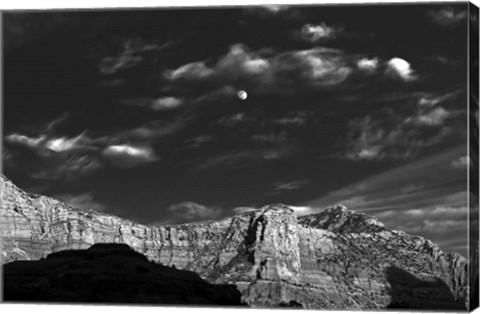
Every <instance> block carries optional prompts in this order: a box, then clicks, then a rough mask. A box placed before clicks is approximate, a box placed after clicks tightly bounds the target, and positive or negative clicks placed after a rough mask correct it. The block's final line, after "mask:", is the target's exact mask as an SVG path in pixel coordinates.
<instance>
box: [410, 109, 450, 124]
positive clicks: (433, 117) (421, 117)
mask: <svg viewBox="0 0 480 314" xmlns="http://www.w3.org/2000/svg"><path fill="white" fill-rule="evenodd" d="M450 115H451V114H450V113H449V112H448V111H447V110H446V109H444V108H443V107H437V108H434V109H432V110H430V111H426V112H419V114H418V115H416V116H414V117H410V118H408V119H407V120H406V122H407V123H408V122H412V123H415V124H417V125H422V126H437V125H443V124H444V122H445V120H446V119H448V118H449V117H450Z"/></svg>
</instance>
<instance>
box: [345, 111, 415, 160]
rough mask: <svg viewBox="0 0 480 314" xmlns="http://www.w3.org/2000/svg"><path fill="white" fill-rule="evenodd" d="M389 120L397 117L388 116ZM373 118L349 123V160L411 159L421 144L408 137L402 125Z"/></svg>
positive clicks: (368, 117) (359, 119) (367, 117)
mask: <svg viewBox="0 0 480 314" xmlns="http://www.w3.org/2000/svg"><path fill="white" fill-rule="evenodd" d="M385 118H386V119H388V120H394V119H395V117H390V116H387V117H385ZM384 122H386V120H376V119H374V118H373V117H371V116H366V117H363V118H356V119H353V120H351V121H350V122H349V135H348V140H347V156H346V157H347V158H348V159H351V160H380V159H385V158H392V159H404V158H409V157H411V156H412V155H413V154H414V153H415V151H416V150H417V149H418V148H419V146H420V144H421V143H420V142H419V141H418V140H415V138H413V137H412V138H410V137H409V136H408V132H409V131H408V130H405V129H404V127H403V126H402V125H401V124H397V123H395V122H394V124H390V123H389V126H387V125H384V124H383V123H384ZM392 122H393V121H392Z"/></svg>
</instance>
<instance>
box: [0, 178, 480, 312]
mask: <svg viewBox="0 0 480 314" xmlns="http://www.w3.org/2000/svg"><path fill="white" fill-rule="evenodd" d="M0 187H1V190H0V191H1V202H2V203H1V216H0V218H1V220H0V222H1V224H0V232H1V241H2V243H3V248H2V255H1V258H2V260H1V262H2V263H8V262H11V261H14V260H39V259H42V258H45V257H46V256H47V255H48V254H50V253H53V252H58V251H62V250H72V249H87V248H89V247H90V246H92V245H93V244H95V243H123V244H127V245H129V246H130V247H132V248H133V249H134V250H135V251H137V252H139V253H141V254H143V255H144V256H145V257H146V258H147V259H148V260H150V261H153V262H156V263H161V264H163V265H168V266H173V265H174V266H175V267H176V268H179V269H185V270H189V271H194V272H196V273H197V274H199V275H200V276H201V278H203V279H204V280H206V281H207V282H209V283H212V284H234V285H236V286H237V289H238V290H239V291H240V293H241V295H242V302H245V303H246V304H248V305H250V306H253V307H277V306H282V305H287V306H288V305H291V306H300V305H301V306H302V307H303V308H309V309H350V310H352V309H353V310H355V309H357V310H360V309H362V310H372V309H385V308H416V309H461V310H466V308H468V286H469V276H468V262H467V260H466V258H464V257H463V256H461V255H459V254H456V253H445V252H443V251H441V250H440V249H439V247H437V246H436V245H435V244H433V243H432V242H431V241H429V240H426V239H424V238H422V237H420V236H415V235H409V234H406V233H404V232H402V231H396V230H389V229H387V228H386V227H385V226H384V225H383V224H382V223H381V222H379V221H378V220H377V219H376V218H375V217H372V216H368V215H366V214H363V213H359V212H355V211H351V210H347V209H346V208H345V207H343V206H340V205H336V206H332V207H330V208H327V209H325V210H324V211H323V212H320V213H316V214H311V215H308V216H302V217H297V215H296V213H295V212H294V211H293V210H292V209H291V208H289V207H287V206H285V205H282V204H273V205H267V206H264V207H262V208H260V209H256V210H251V211H246V212H243V213H240V214H237V215H235V216H233V217H229V218H224V219H221V220H218V221H206V222H198V223H186V224H180V225H165V226H146V225H141V224H137V223H134V222H131V221H129V220H126V219H122V218H119V217H115V216H112V215H107V214H103V213H97V212H93V211H91V212H86V211H82V210H79V209H76V208H73V207H72V206H70V205H68V204H66V203H64V202H61V201H58V200H56V199H53V198H50V197H46V196H41V195H36V194H29V193H26V192H25V191H23V190H21V189H20V188H18V187H17V186H15V185H14V184H13V183H12V182H11V181H10V180H8V179H7V178H5V177H4V176H3V175H2V177H1V182H0ZM477 276H478V275H477Z"/></svg>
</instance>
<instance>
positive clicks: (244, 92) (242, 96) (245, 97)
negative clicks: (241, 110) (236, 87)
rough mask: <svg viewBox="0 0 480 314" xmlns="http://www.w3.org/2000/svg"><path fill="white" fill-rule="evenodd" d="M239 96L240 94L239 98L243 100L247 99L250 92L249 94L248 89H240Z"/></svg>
mask: <svg viewBox="0 0 480 314" xmlns="http://www.w3.org/2000/svg"><path fill="white" fill-rule="evenodd" d="M237 96H238V98H240V99H241V100H245V99H247V97H248V94H247V92H246V91H244V90H241V91H239V92H238V93H237Z"/></svg>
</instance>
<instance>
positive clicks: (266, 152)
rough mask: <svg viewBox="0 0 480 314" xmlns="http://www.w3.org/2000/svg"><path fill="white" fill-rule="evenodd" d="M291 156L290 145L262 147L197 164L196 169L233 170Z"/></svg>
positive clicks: (212, 158) (203, 160)
mask: <svg viewBox="0 0 480 314" xmlns="http://www.w3.org/2000/svg"><path fill="white" fill-rule="evenodd" d="M291 154H292V151H291V147H289V146H288V145H286V146H282V147H261V148H256V149H250V150H245V151H236V152H226V153H223V154H218V155H216V156H211V157H207V158H204V159H202V160H200V161H198V162H196V165H195V169H197V170H199V171H205V170H215V169H223V170H226V169H228V170H232V169H238V168H241V167H243V166H246V165H249V164H253V163H262V162H265V161H269V160H270V161H272V160H281V159H285V158H287V157H289V156H290V155H291Z"/></svg>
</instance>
